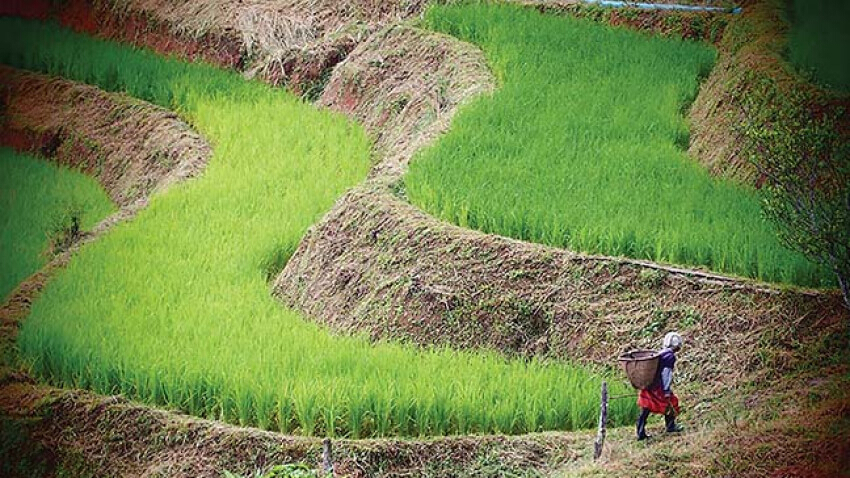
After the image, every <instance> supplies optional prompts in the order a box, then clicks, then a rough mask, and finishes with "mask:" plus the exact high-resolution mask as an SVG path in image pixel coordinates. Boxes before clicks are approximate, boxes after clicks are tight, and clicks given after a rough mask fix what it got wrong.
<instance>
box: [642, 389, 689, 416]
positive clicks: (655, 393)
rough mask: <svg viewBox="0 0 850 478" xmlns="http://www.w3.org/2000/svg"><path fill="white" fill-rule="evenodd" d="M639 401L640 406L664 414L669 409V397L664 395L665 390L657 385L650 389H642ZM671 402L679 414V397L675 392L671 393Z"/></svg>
mask: <svg viewBox="0 0 850 478" xmlns="http://www.w3.org/2000/svg"><path fill="white" fill-rule="evenodd" d="M637 403H638V406H639V407H641V408H648V409H649V411H650V412H652V413H660V414H661V415H664V412H665V411H667V403H668V399H667V397H665V396H664V390H663V389H662V388H661V387H657V388H653V389H650V390H641V391H640V395H638V401H637ZM669 403H670V404H671V405H673V410H675V411H676V415H678V414H679V398H678V397H676V394H675V393H674V394H672V395H670V399H669Z"/></svg>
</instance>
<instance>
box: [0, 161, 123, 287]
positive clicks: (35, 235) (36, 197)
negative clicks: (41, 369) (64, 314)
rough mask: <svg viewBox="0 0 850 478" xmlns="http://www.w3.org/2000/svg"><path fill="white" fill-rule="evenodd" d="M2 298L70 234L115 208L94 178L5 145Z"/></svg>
mask: <svg viewBox="0 0 850 478" xmlns="http://www.w3.org/2000/svg"><path fill="white" fill-rule="evenodd" d="M0 171H2V172H3V173H2V174H0V299H5V298H6V296H7V295H9V293H11V292H12V291H13V290H14V289H15V287H17V286H18V284H19V283H20V282H21V281H23V280H24V279H25V278H27V277H28V276H29V275H30V274H33V273H35V272H36V271H38V270H39V269H40V268H41V267H42V266H44V265H45V264H46V263H47V261H48V260H49V259H50V249H51V243H52V244H54V245H56V246H57V252H58V248H59V246H61V244H60V243H61V242H63V240H65V239H67V237H66V236H67V234H69V233H70V231H71V229H72V228H73V227H74V223H75V221H76V224H77V226H78V227H79V228H80V230H82V231H85V230H87V229H90V228H91V227H92V226H94V225H95V224H96V223H97V221H98V220H100V219H103V218H104V217H106V216H107V215H109V214H110V213H112V212H113V211H114V210H115V207H114V206H113V205H112V202H111V201H110V200H109V197H108V196H107V195H106V193H105V192H104V191H103V189H102V188H101V187H100V185H99V184H98V183H97V181H95V180H93V179H92V178H90V177H88V176H86V175H84V174H82V173H79V172H77V171H72V170H70V169H68V168H65V167H61V166H57V165H55V164H52V163H48V162H46V161H43V160H40V159H36V158H34V157H32V156H28V155H25V154H18V153H15V152H14V151H12V150H10V149H7V148H0Z"/></svg>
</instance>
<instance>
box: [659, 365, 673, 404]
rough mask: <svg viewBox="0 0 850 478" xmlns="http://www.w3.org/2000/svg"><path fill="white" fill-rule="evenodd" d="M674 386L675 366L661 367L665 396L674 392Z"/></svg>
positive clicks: (662, 386)
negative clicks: (672, 388)
mask: <svg viewBox="0 0 850 478" xmlns="http://www.w3.org/2000/svg"><path fill="white" fill-rule="evenodd" d="M672 386H673V367H664V368H662V369H661V388H662V389H663V390H664V396H665V397H669V396H670V395H672V394H673V391H672V390H671V389H670V387H672Z"/></svg>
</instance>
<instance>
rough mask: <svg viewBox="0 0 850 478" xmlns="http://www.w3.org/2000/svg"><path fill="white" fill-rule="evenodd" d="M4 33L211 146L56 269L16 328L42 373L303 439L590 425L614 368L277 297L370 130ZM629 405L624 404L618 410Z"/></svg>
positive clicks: (134, 53) (161, 70) (173, 71)
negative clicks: (162, 109)
mask: <svg viewBox="0 0 850 478" xmlns="http://www.w3.org/2000/svg"><path fill="white" fill-rule="evenodd" d="M0 31H2V32H3V34H2V46H0V61H2V62H4V63H8V64H11V65H13V66H17V67H20V68H27V69H32V70H38V71H41V72H45V73H48V74H53V75H61V76H64V77H67V78H70V79H73V80H76V81H82V82H87V83H92V84H96V85H99V86H100V87H102V88H104V89H108V90H121V91H126V92H128V93H129V94H130V95H132V96H136V97H139V98H142V99H146V100H148V101H151V102H154V103H157V104H160V105H163V106H166V107H169V108H173V109H175V110H177V111H179V112H180V114H181V115H182V116H183V117H184V118H185V119H186V120H187V121H189V122H190V123H191V124H193V125H194V126H195V127H196V128H197V129H198V130H199V131H200V132H201V133H202V134H204V135H205V136H206V137H207V138H208V139H209V140H210V142H211V143H212V144H213V147H214V150H215V152H214V157H213V158H212V160H211V162H210V164H209V166H208V168H207V170H206V171H205V172H204V173H203V174H202V175H201V177H200V178H198V179H195V180H191V181H189V182H187V183H184V184H181V185H177V186H173V187H171V188H170V189H169V190H168V191H167V192H165V193H163V194H160V195H155V196H154V197H153V198H152V200H151V202H150V205H149V207H148V208H147V209H145V210H144V211H142V212H141V213H140V214H139V215H138V216H137V217H136V218H135V219H134V220H132V221H131V222H128V223H124V224H122V225H120V226H118V227H116V228H115V229H114V230H113V231H112V232H110V233H109V234H108V235H107V236H105V237H103V238H102V239H100V240H98V241H96V242H95V243H92V244H90V245H87V246H86V247H84V248H83V249H82V250H81V252H80V253H79V254H78V255H77V256H76V257H75V258H74V260H73V261H72V262H71V264H70V265H69V266H68V268H67V269H66V270H63V271H62V272H60V273H59V274H58V276H57V277H55V278H54V279H53V280H52V281H51V282H50V283H49V285H48V287H47V288H46V290H45V292H44V294H43V295H42V297H41V298H40V299H39V300H38V301H37V302H36V303H35V304H34V305H33V308H32V311H31V314H30V316H29V317H28V318H27V320H26V321H25V323H24V325H23V328H22V330H21V332H20V335H19V346H20V350H21V352H22V355H23V357H24V359H25V361H26V363H27V365H28V367H29V368H30V370H31V371H32V372H34V373H35V374H37V375H38V376H40V377H42V378H44V379H47V380H49V381H50V382H52V383H56V384H61V385H63V386H66V387H79V388H88V389H92V390H95V391H98V392H101V393H107V394H110V393H123V394H125V395H127V396H131V397H136V398H138V399H142V400H145V401H148V402H150V403H155V404H160V405H165V406H168V407H174V408H178V409H181V410H185V411H187V412H190V413H193V414H195V415H198V416H203V417H211V418H219V419H224V420H228V421H231V422H236V423H240V424H245V425H256V426H259V427H263V428H268V429H274V430H281V431H285V432H296V433H301V434H305V435H311V434H326V435H330V436H341V435H342V436H349V437H364V436H386V435H408V436H409V435H440V434H453V433H484V432H504V433H521V432H527V431H534V430H549V429H574V428H582V427H588V426H593V425H594V424H595V420H596V417H595V415H596V413H597V410H598V390H599V382H600V375H598V374H594V373H591V372H590V371H588V370H586V369H583V368H580V367H575V366H571V365H569V364H563V363H544V362H541V361H537V360H533V361H521V360H508V359H505V358H503V357H501V356H500V355H498V354H496V353H476V354H473V353H466V352H457V351H452V350H448V349H428V350H422V349H413V348H410V347H406V346H402V345H397V344H390V343H377V344H372V343H369V342H368V341H367V340H365V339H362V338H358V337H354V338H344V337H336V336H332V335H330V334H329V333H328V332H327V331H326V330H325V329H322V328H320V327H317V326H315V325H312V324H310V323H308V322H306V321H305V320H304V319H303V318H302V317H301V316H299V314H298V313H296V312H294V311H291V310H287V309H285V308H283V307H282V306H281V305H280V304H278V303H276V302H275V301H274V300H273V299H272V297H271V295H270V293H269V290H268V289H269V286H268V283H267V280H268V279H269V277H270V276H272V275H273V274H274V273H275V272H276V271H278V270H279V269H280V267H281V266H282V264H283V263H284V261H285V260H286V259H287V258H288V256H289V254H291V252H292V251H293V250H294V248H295V247H296V245H297V244H298V241H299V240H300V238H301V236H302V235H303V234H304V231H305V230H306V228H307V227H308V226H310V225H311V224H312V223H313V222H314V221H316V220H317V219H318V218H319V217H320V216H321V214H322V213H323V212H324V211H326V210H327V209H328V208H330V206H331V204H332V203H333V201H334V200H335V199H336V198H337V197H338V196H339V195H340V194H341V193H342V192H343V191H344V190H345V189H346V188H347V187H350V186H352V185H354V184H356V183H357V182H359V181H362V180H363V178H364V177H365V175H366V172H367V170H368V167H369V154H368V152H369V142H368V140H367V138H366V136H365V135H364V133H363V131H362V130H361V129H360V128H359V127H358V126H357V125H355V124H352V123H351V122H349V121H346V120H345V119H344V118H342V117H340V116H336V115H333V114H330V113H329V112H326V111H318V110H316V109H314V108H312V107H310V106H309V105H307V104H305V103H303V102H302V101H301V100H300V99H298V98H296V97H294V96H292V95H289V94H287V93H285V92H283V91H281V90H275V89H272V88H270V87H267V86H264V85H261V84H259V83H254V82H246V81H244V80H242V79H241V78H240V77H238V76H236V75H233V74H229V73H225V72H222V71H218V70H215V69H213V68H210V67H206V66H203V65H196V64H185V63H181V62H178V61H176V60H173V59H165V58H161V57H158V56H156V55H154V54H151V53H149V52H145V51H138V50H133V49H131V48H129V47H125V46H120V45H116V44H112V43H107V42H103V41H98V40H94V39H91V38H87V37H84V36H80V35H77V34H74V33H72V32H70V31H67V30H63V29H60V28H58V27H56V26H53V25H45V24H38V23H32V22H23V21H15V20H8V19H3V20H0ZM624 391H625V388H624V386H623V385H621V384H619V383H616V384H614V387H613V390H612V393H613V394H618V393H623V392H624ZM634 412H635V406H634V404H633V403H632V402H631V401H618V402H617V403H614V404H613V405H612V410H611V412H610V417H611V420H612V423H613V424H615V425H616V424H623V423H625V422H627V421H630V420H631V417H632V415H633V414H634Z"/></svg>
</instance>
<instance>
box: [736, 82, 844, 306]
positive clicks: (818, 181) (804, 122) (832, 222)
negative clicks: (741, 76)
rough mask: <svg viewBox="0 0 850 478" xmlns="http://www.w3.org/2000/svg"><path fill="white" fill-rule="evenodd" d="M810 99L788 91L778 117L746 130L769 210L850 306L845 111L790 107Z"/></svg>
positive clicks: (790, 242) (784, 235)
mask: <svg viewBox="0 0 850 478" xmlns="http://www.w3.org/2000/svg"><path fill="white" fill-rule="evenodd" d="M772 87H773V88H775V85H774V86H772ZM768 88H771V87H768ZM774 97H776V96H774ZM806 99H808V96H807V94H806V93H805V92H802V93H801V92H791V93H789V94H787V95H786V96H785V97H784V98H782V99H781V100H779V101H777V103H778V105H777V106H779V107H777V108H776V109H775V111H776V112H777V113H776V114H775V115H774V118H772V120H773V121H770V122H761V121H759V122H757V121H751V122H750V123H749V124H748V125H746V127H745V128H743V130H744V131H743V132H744V135H745V136H746V137H747V138H749V139H750V140H751V141H752V142H753V144H754V148H753V151H754V153H753V155H752V157H751V158H750V160H751V162H752V163H753V164H754V165H755V166H756V168H757V169H758V171H759V173H760V174H761V175H762V177H763V178H764V179H765V185H766V187H765V188H764V190H765V193H764V195H763V208H764V213H765V215H766V216H767V217H768V218H770V219H771V220H772V221H773V223H774V224H775V225H776V226H777V230H778V233H779V238H780V239H781V240H782V241H783V242H784V243H785V244H786V245H787V246H788V247H790V248H793V249H795V250H798V251H800V252H802V253H803V254H805V255H806V256H808V257H810V258H811V259H812V260H813V261H816V262H818V263H820V264H823V266H824V267H825V268H827V269H829V270H831V271H832V272H833V273H834V274H835V277H836V278H837V281H838V283H839V285H840V287H841V290H842V293H843V294H844V300H845V303H846V305H847V306H848V307H850V144H848V142H847V141H846V135H844V137H842V134H841V133H840V131H839V129H840V128H839V125H838V122H839V117H840V115H842V114H844V112H843V111H840V110H832V111H830V110H827V111H824V112H821V113H820V114H819V116H811V115H809V114H808V112H805V111H804V112H803V113H800V112H799V110H798V109H796V108H793V107H792V106H790V105H796V104H805V103H806ZM786 105H788V106H786ZM759 106H760V105H759V104H758V103H755V104H748V105H746V107H747V109H749V110H753V109H757V108H759ZM783 106H784V107H783ZM749 117H754V115H749Z"/></svg>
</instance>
